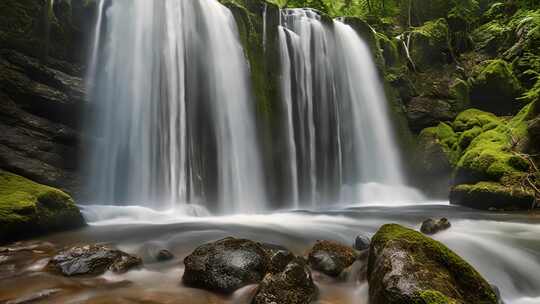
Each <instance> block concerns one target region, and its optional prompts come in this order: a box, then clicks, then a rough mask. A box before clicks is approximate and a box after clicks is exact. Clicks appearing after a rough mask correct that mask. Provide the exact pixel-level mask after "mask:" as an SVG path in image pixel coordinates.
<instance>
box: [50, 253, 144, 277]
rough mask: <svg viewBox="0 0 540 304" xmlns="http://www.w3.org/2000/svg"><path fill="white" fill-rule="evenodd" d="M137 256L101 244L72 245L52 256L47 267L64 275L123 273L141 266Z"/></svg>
mask: <svg viewBox="0 0 540 304" xmlns="http://www.w3.org/2000/svg"><path fill="white" fill-rule="evenodd" d="M141 265H142V260H141V259H140V258H139V257H136V256H132V255H129V254H127V253H125V252H123V251H120V250H116V249H111V248H108V247H106V246H102V245H86V246H81V247H72V248H69V249H67V250H64V251H61V252H60V253H58V254H57V255H56V256H54V257H53V258H52V259H51V260H50V261H49V264H48V266H47V267H48V268H49V269H50V270H52V271H54V272H59V273H61V274H63V275H65V276H77V275H100V274H102V273H104V272H105V271H107V270H111V271H113V272H116V273H124V272H127V271H128V270H130V269H132V268H135V267H138V266H141Z"/></svg>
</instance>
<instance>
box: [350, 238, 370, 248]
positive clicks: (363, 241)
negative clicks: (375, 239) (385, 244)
mask: <svg viewBox="0 0 540 304" xmlns="http://www.w3.org/2000/svg"><path fill="white" fill-rule="evenodd" d="M370 243H371V239H370V238H369V237H368V236H366V235H363V234H359V235H358V236H356V239H355V240H354V246H353V247H354V249H356V250H358V251H362V250H366V249H369V244H370Z"/></svg>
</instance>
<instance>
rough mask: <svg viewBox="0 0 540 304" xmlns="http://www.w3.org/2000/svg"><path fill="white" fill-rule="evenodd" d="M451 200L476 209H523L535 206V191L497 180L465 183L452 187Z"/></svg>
mask: <svg viewBox="0 0 540 304" xmlns="http://www.w3.org/2000/svg"><path fill="white" fill-rule="evenodd" d="M450 202H451V203H453V204H457V205H462V206H467V207H471V208H475V209H502V210H523V209H525V210H526V209H530V208H533V207H534V203H535V196H534V192H533V191H532V190H530V189H526V188H524V187H521V186H504V185H502V184H500V183H496V182H479V183H476V184H473V185H468V184H463V185H458V186H456V187H454V188H452V191H451V192H450Z"/></svg>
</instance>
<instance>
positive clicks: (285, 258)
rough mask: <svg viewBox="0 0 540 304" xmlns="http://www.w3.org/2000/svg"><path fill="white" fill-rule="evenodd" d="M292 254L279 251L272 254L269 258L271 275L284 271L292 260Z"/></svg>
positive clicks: (286, 251)
mask: <svg viewBox="0 0 540 304" xmlns="http://www.w3.org/2000/svg"><path fill="white" fill-rule="evenodd" d="M294 258H295V257H294V254H293V253H292V252H290V251H288V250H279V251H276V252H274V253H273V254H272V255H271V256H270V269H269V272H271V273H279V272H281V271H283V269H285V267H286V266H287V264H289V262H290V261H292V260H293V259H294Z"/></svg>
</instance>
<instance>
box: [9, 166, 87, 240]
mask: <svg viewBox="0 0 540 304" xmlns="http://www.w3.org/2000/svg"><path fill="white" fill-rule="evenodd" d="M84 225H85V223H84V219H83V217H82V215H81V213H80V211H79V209H78V208H77V206H76V205H75V203H74V201H73V199H72V198H71V196H69V195H68V194H66V193H64V192H62V191H60V190H58V189H55V188H52V187H48V186H44V185H41V184H38V183H35V182H33V181H31V180H28V179H26V178H24V177H21V176H18V175H15V174H12V173H9V172H6V171H3V170H0V227H2V229H0V243H1V242H6V241H13V240H16V239H20V238H23V237H25V236H29V235H42V234H45V233H48V232H52V231H58V230H66V229H73V228H78V227H82V226H84Z"/></svg>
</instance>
